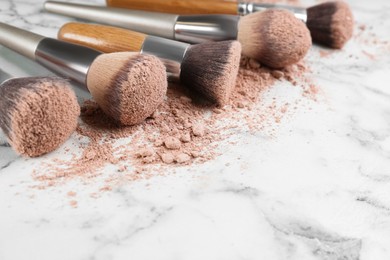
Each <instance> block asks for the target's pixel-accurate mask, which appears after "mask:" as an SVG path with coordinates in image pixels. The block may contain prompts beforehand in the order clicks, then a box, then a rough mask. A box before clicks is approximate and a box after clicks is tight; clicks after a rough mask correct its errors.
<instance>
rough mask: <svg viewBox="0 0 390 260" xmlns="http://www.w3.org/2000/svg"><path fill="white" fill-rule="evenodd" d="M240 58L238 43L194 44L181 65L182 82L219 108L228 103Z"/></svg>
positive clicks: (239, 45)
mask: <svg viewBox="0 0 390 260" xmlns="http://www.w3.org/2000/svg"><path fill="white" fill-rule="evenodd" d="M240 57H241V44H240V43H239V42H238V41H221V42H205V43H200V44H196V45H192V46H191V47H190V49H189V50H188V51H187V53H186V55H185V57H184V59H183V62H182V64H181V73H180V80H181V82H182V83H183V84H184V85H186V86H187V87H189V88H191V89H192V90H195V91H196V92H199V93H200V94H202V95H203V96H205V97H206V98H207V99H209V100H210V101H212V102H214V103H216V104H217V105H219V106H223V105H225V104H227V103H228V101H229V98H230V94H231V92H232V90H233V88H234V86H235V83H236V77H237V74H238V68H239V64H240Z"/></svg>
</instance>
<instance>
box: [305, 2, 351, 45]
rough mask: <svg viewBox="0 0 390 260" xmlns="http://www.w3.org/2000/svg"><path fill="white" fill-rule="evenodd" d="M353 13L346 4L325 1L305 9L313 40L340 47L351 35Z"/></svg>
mask: <svg viewBox="0 0 390 260" xmlns="http://www.w3.org/2000/svg"><path fill="white" fill-rule="evenodd" d="M353 23H354V19H353V15H352V11H351V9H350V8H349V6H348V4H347V3H345V2H341V1H335V2H326V3H322V4H319V5H315V6H312V7H310V8H308V9H307V22H306V24H307V27H309V29H310V32H311V36H312V37H313V41H315V42H318V43H321V44H324V45H326V46H329V47H332V48H335V49H341V48H342V47H343V46H344V44H345V43H346V42H347V41H348V40H349V39H350V38H351V37H352V33H353Z"/></svg>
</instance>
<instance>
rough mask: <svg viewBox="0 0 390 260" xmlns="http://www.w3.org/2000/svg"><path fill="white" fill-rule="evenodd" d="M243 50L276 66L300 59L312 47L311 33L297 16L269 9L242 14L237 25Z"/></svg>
mask: <svg viewBox="0 0 390 260" xmlns="http://www.w3.org/2000/svg"><path fill="white" fill-rule="evenodd" d="M238 40H239V41H240V42H241V44H242V53H243V54H244V55H246V56H248V57H250V58H254V59H256V60H258V61H259V62H260V63H262V64H264V65H266V66H268V67H271V68H275V69H279V68H283V67H285V66H288V65H291V64H294V63H296V62H298V61H299V60H301V59H302V58H303V57H304V56H305V55H306V53H307V51H308V50H309V48H310V46H311V37H310V32H309V30H308V29H307V28H306V26H305V24H304V23H302V22H301V21H300V20H298V19H297V18H295V16H294V15H293V14H292V13H291V12H289V11H287V10H281V9H269V10H266V11H263V12H256V13H253V14H249V15H246V16H244V17H242V18H241V19H240V21H239V24H238Z"/></svg>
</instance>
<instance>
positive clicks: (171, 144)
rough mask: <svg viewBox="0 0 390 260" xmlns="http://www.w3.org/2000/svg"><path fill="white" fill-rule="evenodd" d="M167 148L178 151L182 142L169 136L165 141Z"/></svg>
mask: <svg viewBox="0 0 390 260" xmlns="http://www.w3.org/2000/svg"><path fill="white" fill-rule="evenodd" d="M164 144H165V147H166V148H168V149H171V150H178V149H180V147H181V142H180V140H179V139H177V138H176V137H173V136H168V137H167V138H165V140H164Z"/></svg>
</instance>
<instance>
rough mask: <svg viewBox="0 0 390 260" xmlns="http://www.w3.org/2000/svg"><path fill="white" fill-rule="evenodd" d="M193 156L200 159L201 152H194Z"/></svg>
mask: <svg viewBox="0 0 390 260" xmlns="http://www.w3.org/2000/svg"><path fill="white" fill-rule="evenodd" d="M191 156H192V157H193V158H198V157H199V156H200V153H199V152H196V151H192V152H191Z"/></svg>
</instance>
